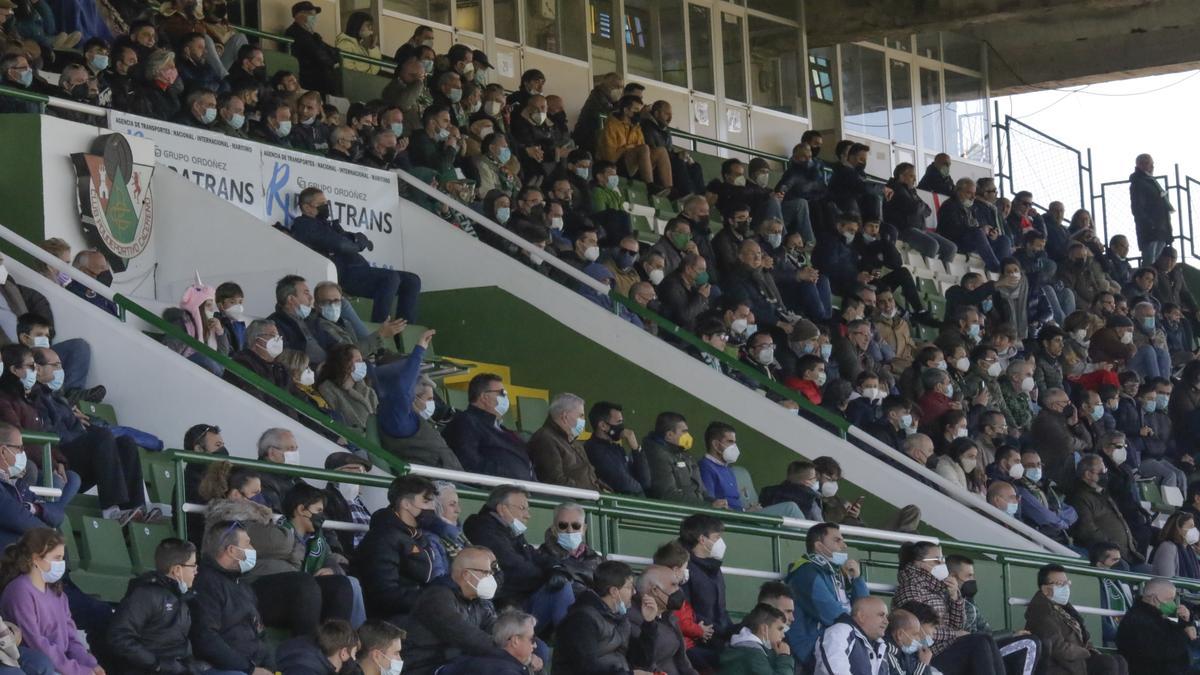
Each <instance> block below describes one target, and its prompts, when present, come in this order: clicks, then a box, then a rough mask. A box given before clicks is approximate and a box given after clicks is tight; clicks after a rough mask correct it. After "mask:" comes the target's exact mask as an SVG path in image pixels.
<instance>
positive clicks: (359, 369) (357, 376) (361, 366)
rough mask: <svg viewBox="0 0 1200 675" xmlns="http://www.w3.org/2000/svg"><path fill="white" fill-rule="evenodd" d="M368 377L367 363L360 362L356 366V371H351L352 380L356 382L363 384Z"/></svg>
mask: <svg viewBox="0 0 1200 675" xmlns="http://www.w3.org/2000/svg"><path fill="white" fill-rule="evenodd" d="M366 377H367V362H366V361H359V362H357V363H355V364H354V369H353V370H351V371H350V379H352V380H354V381H355V382H362V381H363V380H364V379H366Z"/></svg>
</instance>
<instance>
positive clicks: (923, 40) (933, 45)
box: [917, 33, 942, 60]
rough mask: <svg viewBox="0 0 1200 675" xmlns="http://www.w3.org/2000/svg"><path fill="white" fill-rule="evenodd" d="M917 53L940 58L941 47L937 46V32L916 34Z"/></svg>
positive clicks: (931, 57)
mask: <svg viewBox="0 0 1200 675" xmlns="http://www.w3.org/2000/svg"><path fill="white" fill-rule="evenodd" d="M917 54H920V55H921V56H924V57H926V58H930V59H939V60H940V59H941V58H942V49H941V47H939V46H938V34H937V33H919V34H917Z"/></svg>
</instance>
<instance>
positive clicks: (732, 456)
mask: <svg viewBox="0 0 1200 675" xmlns="http://www.w3.org/2000/svg"><path fill="white" fill-rule="evenodd" d="M741 456H742V451H741V450H739V449H738V446H737V445H731V446H729V447H727V448H725V449H724V450H723V451H722V452H721V459H723V460H725V463H726V464H733V463H734V462H736V461H738V457H741Z"/></svg>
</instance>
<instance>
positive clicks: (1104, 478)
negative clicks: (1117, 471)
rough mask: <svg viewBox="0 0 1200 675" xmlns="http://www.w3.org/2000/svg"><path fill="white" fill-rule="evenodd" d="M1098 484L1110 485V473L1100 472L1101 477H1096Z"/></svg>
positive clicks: (1102, 485)
mask: <svg viewBox="0 0 1200 675" xmlns="http://www.w3.org/2000/svg"><path fill="white" fill-rule="evenodd" d="M1096 485H1099V486H1100V487H1108V474H1107V473H1102V474H1100V477H1099V478H1097V479H1096Z"/></svg>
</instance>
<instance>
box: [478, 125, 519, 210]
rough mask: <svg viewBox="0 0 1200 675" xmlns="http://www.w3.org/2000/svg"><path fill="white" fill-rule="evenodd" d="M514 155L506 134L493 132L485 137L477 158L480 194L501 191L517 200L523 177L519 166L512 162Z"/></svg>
mask: <svg viewBox="0 0 1200 675" xmlns="http://www.w3.org/2000/svg"><path fill="white" fill-rule="evenodd" d="M512 154H513V153H512V148H510V147H509V145H508V137H507V136H505V135H504V134H502V133H498V132H493V133H490V134H488V135H487V136H485V137H483V139H482V143H481V146H480V153H479V156H478V157H476V158H475V170H476V171H477V172H478V173H479V192H480V194H488V193H489V192H491V191H492V190H499V191H500V192H502V193H504V194H506V195H508V196H509V198H510V199H515V198H516V196H517V191H518V190H520V188H521V176H520V167H519V164H518V163H516V162H514V161H512Z"/></svg>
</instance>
